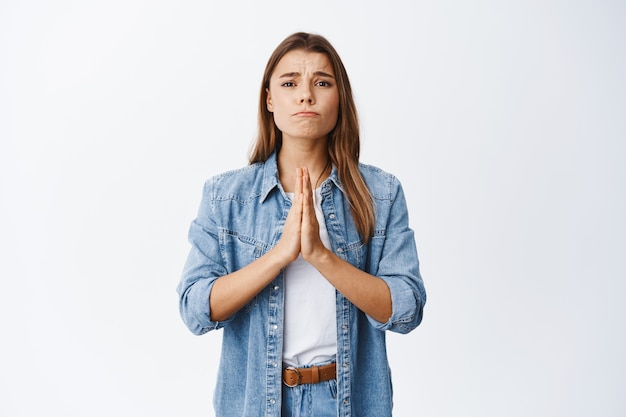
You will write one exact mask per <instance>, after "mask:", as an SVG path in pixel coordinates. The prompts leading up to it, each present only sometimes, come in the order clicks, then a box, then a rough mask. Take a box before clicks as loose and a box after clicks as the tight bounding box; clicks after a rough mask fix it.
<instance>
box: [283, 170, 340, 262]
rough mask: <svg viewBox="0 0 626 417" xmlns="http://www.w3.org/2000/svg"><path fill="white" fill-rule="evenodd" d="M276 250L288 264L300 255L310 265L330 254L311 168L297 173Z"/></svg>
mask: <svg viewBox="0 0 626 417" xmlns="http://www.w3.org/2000/svg"><path fill="white" fill-rule="evenodd" d="M275 249H276V250H278V251H279V253H281V255H282V257H283V259H284V260H285V263H286V264H288V263H291V262H293V261H294V260H296V258H297V257H298V255H299V254H300V253H301V254H302V257H303V258H304V259H305V260H306V261H308V262H309V263H311V264H315V261H316V260H319V259H320V258H321V257H323V256H325V255H327V254H328V253H329V251H328V249H326V247H325V246H324V244H323V243H322V240H321V238H320V233H319V223H318V222H317V217H316V216H315V205H314V202H313V190H312V186H311V178H310V176H309V170H308V168H297V170H296V183H295V191H294V197H293V203H292V206H291V209H290V210H289V213H288V214H287V219H286V220H285V227H284V229H283V235H282V237H281V238H280V240H279V241H278V243H277V244H276V248H275Z"/></svg>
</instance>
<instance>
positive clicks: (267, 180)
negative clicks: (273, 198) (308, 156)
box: [260, 151, 345, 203]
mask: <svg viewBox="0 0 626 417" xmlns="http://www.w3.org/2000/svg"><path fill="white" fill-rule="evenodd" d="M328 181H330V182H332V183H333V184H335V186H336V187H337V188H339V190H341V192H342V193H344V194H345V191H344V190H343V187H342V185H341V182H340V181H339V177H338V176H337V167H336V166H334V165H333V167H332V170H331V171H330V176H329V177H328V178H327V179H326V181H324V182H325V183H326V182H328ZM322 187H323V186H322ZM274 188H278V189H279V190H281V192H282V186H281V185H280V180H279V178H278V160H277V153H276V151H274V152H272V154H271V155H270V156H269V158H267V160H266V161H265V163H264V164H263V186H262V189H261V200H260V201H261V203H263V202H264V201H265V200H266V199H267V197H268V196H269V194H270V193H271V192H272V190H273V189H274Z"/></svg>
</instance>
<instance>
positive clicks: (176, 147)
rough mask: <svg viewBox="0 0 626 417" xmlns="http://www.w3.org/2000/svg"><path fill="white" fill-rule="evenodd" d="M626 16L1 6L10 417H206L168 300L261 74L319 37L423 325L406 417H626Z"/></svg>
mask: <svg viewBox="0 0 626 417" xmlns="http://www.w3.org/2000/svg"><path fill="white" fill-rule="evenodd" d="M625 19H626V4H625V3H624V2H622V1H617V0H616V1H608V0H605V1H601V0H595V1H594V0H587V1H585V0H580V1H549V0H543V1H540V0H536V1H535V0H531V1H524V2H522V1H496V0H476V1H463V0H459V1H411V2H409V1H389V2H378V1H377V2H374V1H369V2H368V1H354V2H342V1H333V2H326V1H316V2H298V1H290V2H266V1H262V2H255V1H247V2H246V1H230V2H227V1H220V2H213V1H208V0H205V1H197V0H195V1H184V0H183V1H154V0H153V1H148V0H146V1H138V0H125V1H120V0H117V1H101V2H95V1H61V0H57V1H54V2H46V1H17V0H14V1H0V139H1V142H0V187H1V189H0V191H1V194H0V198H1V200H0V203H1V204H0V257H1V258H0V259H1V262H0V276H1V281H0V285H1V288H0V329H1V332H2V342H1V344H0V415H2V416H7V417H13V416H16V417H17V416H41V415H53V416H65V417H70V416H76V417H83V416H90V417H91V416H94V417H97V416H124V417H125V416H133V417H134V416H208V415H211V414H212V407H211V404H210V402H211V393H212V390H213V386H214V383H215V370H216V365H217V361H218V356H219V345H220V338H221V335H220V333H212V334H209V335H205V336H202V337H196V336H193V335H191V333H189V332H188V331H187V329H186V328H185V327H184V325H183V323H182V321H181V320H180V318H179V316H178V310H177V309H178V306H177V295H176V293H175V286H176V284H177V282H178V279H179V276H180V272H181V270H182V266H183V263H184V260H185V257H186V253H187V251H188V249H189V245H188V243H187V241H186V233H187V228H188V225H189V223H190V221H191V220H192V219H193V217H194V216H195V213H196V210H197V207H198V204H199V202H200V193H201V188H202V184H203V182H204V180H205V179H206V178H208V177H209V176H212V175H214V174H217V173H219V172H221V171H224V170H226V169H230V168H235V167H239V166H243V165H245V164H246V155H247V152H248V148H249V145H250V144H251V142H252V140H253V138H254V136H255V130H256V106H257V95H258V91H259V87H260V79H261V74H262V71H263V68H264V66H265V63H266V60H267V58H268V57H269V55H270V54H271V52H272V50H273V49H274V48H275V47H276V46H277V45H278V43H279V42H280V41H281V40H282V39H283V38H284V37H286V36H287V35H289V34H291V33H292V32H294V31H298V30H305V31H312V32H317V33H320V34H322V35H324V36H326V37H327V38H328V39H329V40H330V41H331V42H332V43H333V44H334V45H335V47H336V48H337V50H338V51H339V53H340V55H341V56H342V58H343V60H344V63H345V65H346V67H347V69H348V73H349V75H350V77H351V81H352V84H353V89H354V91H355V94H356V100H357V105H358V108H359V111H360V117H361V122H362V143H363V145H362V161H363V162H366V163H371V164H374V165H378V166H380V167H381V168H383V169H386V170H388V171H390V172H392V173H394V174H396V176H397V177H398V178H399V179H400V180H401V181H402V183H403V185H404V187H405V191H406V194H407V198H408V203H409V209H410V216H411V224H412V227H413V228H414V229H415V232H416V238H417V244H418V250H419V253H420V258H421V262H422V273H423V276H424V279H425V283H426V288H427V291H428V296H429V300H428V303H427V306H426V311H425V318H424V322H423V324H422V325H421V326H420V327H419V328H418V329H417V330H416V331H414V332H413V333H411V334H409V335H405V336H399V335H394V334H390V335H389V339H388V342H389V351H390V355H391V362H392V369H393V372H394V388H395V415H397V416H401V417H402V416H408V417H411V416H428V417H439V416H441V417H448V416H450V417H451V416H494V417H495V416H569V417H571V416H623V415H625V414H626V405H625V404H624V401H623V399H622V398H623V391H624V387H625V386H626V354H625V352H626V308H625V307H624V298H625V296H626V284H625V279H626V253H625V252H626V251H625V249H626V216H625V213H626V167H625V165H626V164H625V159H626V143H625V140H626V117H625V116H626V114H625V113H626V82H625V74H626V47H625V44H626V43H625V39H626V25H625V24H624V22H625V21H626V20H625Z"/></svg>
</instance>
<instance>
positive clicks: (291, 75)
mask: <svg viewBox="0 0 626 417" xmlns="http://www.w3.org/2000/svg"><path fill="white" fill-rule="evenodd" d="M300 75H301V74H300V73H299V72H286V73H284V74H283V75H281V76H280V77H279V78H295V77H299V76H300ZM313 75H315V76H318V77H328V78H333V79H334V78H335V76H334V75H332V74H329V73H327V72H324V71H315V72H314V73H313Z"/></svg>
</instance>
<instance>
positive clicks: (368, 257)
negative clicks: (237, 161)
mask: <svg viewBox="0 0 626 417" xmlns="http://www.w3.org/2000/svg"><path fill="white" fill-rule="evenodd" d="M358 157H359V128H358V123H357V114H356V109H355V105H354V101H353V98H352V92H351V89H350V83H349V80H348V76H347V74H346V71H345V68H344V66H343V64H342V62H341V60H340V58H339V56H338V54H337V52H336V51H335V50H334V48H333V47H332V45H330V43H329V42H328V41H327V40H326V39H325V38H323V37H321V36H319V35H312V34H306V33H296V34H293V35H291V36H289V37H287V38H286V39H285V40H284V41H283V42H282V43H281V44H280V45H279V46H278V47H277V49H276V50H275V51H274V53H273V54H272V56H271V57H270V59H269V62H268V64H267V67H266V69H265V73H264V76H263V83H262V86H261V95H260V103H259V134H258V138H257V141H256V143H255V145H254V147H253V149H252V153H251V158H250V165H249V166H247V167H245V168H242V169H239V170H236V171H231V172H227V173H224V174H222V175H218V176H216V177H214V178H212V179H210V180H208V181H207V182H206V184H205V187H204V192H203V198H202V203H201V206H200V209H199V213H198V217H197V218H196V219H195V220H194V221H193V223H192V225H191V228H190V231H189V240H190V242H191V244H192V249H191V252H190V254H189V257H188V260H187V263H186V265H185V269H184V272H183V276H182V279H181V282H180V284H179V286H178V293H179V295H180V312H181V316H182V317H183V320H184V321H185V323H186V325H187V326H188V327H189V329H190V330H191V331H192V332H193V333H195V334H203V333H206V332H208V331H210V330H214V329H219V328H224V334H223V343H222V355H221V361H220V367H219V376H218V383H217V388H216V390H215V395H214V406H215V409H216V414H217V416H219V417H228V416H238V417H239V416H281V415H282V416H292V415H293V416H309V415H310V416H358V417H363V416H373V417H383V416H389V415H391V408H392V388H391V376H390V371H389V367H388V362H387V355H386V346H385V331H386V330H392V331H396V332H400V333H407V332H409V331H411V330H413V329H414V328H415V327H417V325H418V324H419V323H420V321H421V319H422V311H423V306H424V303H425V301H426V294H425V291H424V286H423V283H422V279H421V277H420V274H419V267H418V259H417V251H416V249H415V242H414V237H413V231H412V230H411V229H410V228H409V226H408V215H407V208H406V203H405V198H404V194H403V191H402V188H401V186H400V184H399V182H398V181H397V180H396V178H395V177H393V176H392V175H390V174H387V173H385V172H383V171H381V170H380V169H377V168H375V167H372V166H367V165H363V164H359V161H358Z"/></svg>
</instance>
